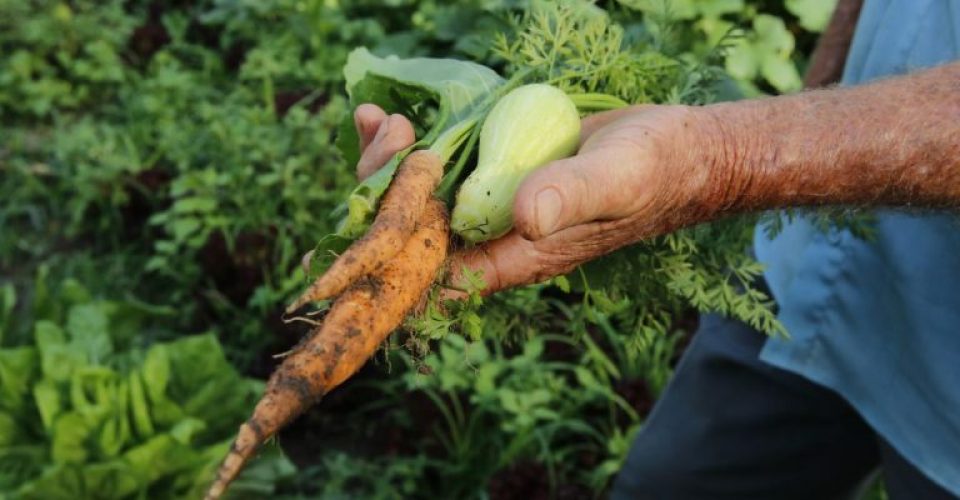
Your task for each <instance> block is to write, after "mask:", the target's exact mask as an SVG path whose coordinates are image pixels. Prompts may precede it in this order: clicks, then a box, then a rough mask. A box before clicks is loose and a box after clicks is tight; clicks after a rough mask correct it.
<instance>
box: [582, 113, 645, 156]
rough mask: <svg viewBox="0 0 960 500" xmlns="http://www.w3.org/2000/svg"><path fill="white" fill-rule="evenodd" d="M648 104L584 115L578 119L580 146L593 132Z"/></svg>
mask: <svg viewBox="0 0 960 500" xmlns="http://www.w3.org/2000/svg"><path fill="white" fill-rule="evenodd" d="M650 106H652V105H650V104H637V105H634V106H628V107H626V108H620V109H613V110H610V111H604V112H602V113H596V114H592V115H590V116H587V117H585V118H584V119H583V120H581V121H580V145H581V146H582V145H583V143H585V142H587V139H589V138H590V136H591V135H593V134H594V132H596V131H598V130H600V129H602V128H603V127H606V126H607V125H609V124H611V123H613V122H615V121H617V120H619V119H621V118H623V117H625V116H628V115H632V114H634V113H637V112H640V111H643V110H644V109H645V108H649V107H650Z"/></svg>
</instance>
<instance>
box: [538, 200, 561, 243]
mask: <svg viewBox="0 0 960 500" xmlns="http://www.w3.org/2000/svg"><path fill="white" fill-rule="evenodd" d="M561 205H562V202H561V200H560V193H559V192H558V191H557V190H556V189H555V188H547V189H544V190H542V191H540V192H539V193H537V197H536V208H535V211H536V219H537V227H538V228H539V229H540V234H541V235H543V236H546V235H548V234H550V233H552V232H553V230H554V229H556V228H557V223H558V222H560V209H561V208H562V206H561Z"/></svg>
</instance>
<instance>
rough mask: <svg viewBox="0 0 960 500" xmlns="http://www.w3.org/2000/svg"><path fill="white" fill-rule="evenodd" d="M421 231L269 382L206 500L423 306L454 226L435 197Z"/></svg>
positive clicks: (334, 310) (345, 297)
mask: <svg viewBox="0 0 960 500" xmlns="http://www.w3.org/2000/svg"><path fill="white" fill-rule="evenodd" d="M424 203H425V204H426V208H425V210H424V212H423V214H422V217H421V219H420V221H419V224H417V229H416V230H415V231H414V233H413V235H412V236H411V237H410V238H409V239H408V240H407V242H406V244H405V245H404V246H403V249H402V250H401V252H400V253H399V254H397V255H396V257H395V258H394V259H392V260H390V262H388V263H386V264H385V265H384V266H383V267H382V268H381V269H379V270H377V271H376V272H374V273H373V274H371V275H369V276H367V277H366V278H363V279H360V280H359V281H357V282H356V283H354V284H353V285H352V286H351V287H349V288H348V289H347V291H346V292H344V293H343V294H342V295H341V296H340V297H339V298H338V299H337V300H336V302H334V304H333V306H332V307H331V308H330V312H329V313H328V314H327V316H326V318H325V319H324V322H323V324H322V325H321V326H320V327H319V328H318V329H317V330H315V332H314V333H313V334H312V335H311V336H310V337H308V338H307V339H306V340H305V341H304V342H303V343H302V344H301V345H300V346H298V347H297V348H296V349H295V350H294V351H293V353H292V354H291V355H290V356H289V357H287V358H286V359H285V360H284V361H283V363H282V364H281V365H280V367H279V368H278V369H277V371H276V372H274V374H273V375H272V376H271V377H270V381H269V382H268V383H267V390H266V393H265V394H264V396H263V398H262V399H261V400H260V402H259V403H257V406H256V408H254V410H253V416H252V417H250V419H249V420H247V421H246V422H245V423H244V424H243V425H241V426H240V431H239V433H238V434H237V438H236V440H235V441H234V443H233V446H232V447H231V448H230V452H229V453H228V454H227V457H226V458H225V459H224V461H223V464H222V465H221V466H220V469H219V470H218V471H217V477H216V479H215V480H214V483H213V484H212V485H211V486H210V489H209V490H208V491H207V495H206V497H205V498H206V499H207V500H213V499H217V498H220V496H221V495H222V494H223V492H224V491H225V489H226V487H227V485H229V484H230V482H231V481H233V479H234V478H235V477H236V476H237V474H238V473H239V472H240V469H241V468H242V467H243V465H244V464H245V463H246V462H247V460H249V459H250V457H252V456H253V454H254V452H255V451H256V450H257V449H258V448H259V447H260V445H261V444H263V443H264V441H266V440H267V439H268V438H270V437H271V436H273V435H274V434H276V433H277V432H278V431H279V430H280V428H282V427H283V426H284V425H286V424H287V423H288V422H289V421H290V420H292V419H293V418H295V417H297V416H298V415H300V414H301V413H302V412H303V411H305V410H306V409H307V408H308V407H309V406H310V405H312V404H313V403H314V402H316V401H317V400H318V399H319V398H320V397H321V396H323V395H324V394H326V393H327V392H329V391H330V390H331V389H333V388H334V387H336V386H338V385H339V384H341V383H342V382H343V381H344V380H346V379H347V378H349V377H350V376H351V375H353V373H354V372H356V371H357V370H358V369H360V367H361V366H363V364H364V363H365V362H366V361H367V359H368V358H370V356H372V355H373V353H374V351H376V349H377V346H379V345H380V343H381V342H383V340H384V339H386V337H387V335H389V334H390V332H392V331H393V330H394V329H396V328H397V327H398V326H400V324H401V323H402V322H403V319H404V317H405V316H406V315H407V314H408V313H409V312H410V311H411V310H412V309H413V308H414V307H416V306H417V304H418V302H419V301H420V300H421V298H422V297H423V295H424V293H425V292H426V291H427V290H428V289H429V288H430V285H431V284H432V283H433V281H434V279H435V278H436V277H437V273H438V271H439V270H440V268H441V267H442V266H443V263H444V259H446V255H447V244H448V242H449V237H450V234H449V222H448V217H447V213H446V209H445V208H444V205H443V203H442V202H440V201H439V200H437V199H436V198H433V197H430V198H429V199H428V200H425V202H424Z"/></svg>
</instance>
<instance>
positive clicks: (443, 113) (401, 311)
mask: <svg viewBox="0 0 960 500" xmlns="http://www.w3.org/2000/svg"><path fill="white" fill-rule="evenodd" d="M528 23H529V24H528V26H529V28H528V30H527V31H525V32H523V33H521V34H520V36H519V37H518V38H517V39H516V40H513V41H508V40H507V39H506V38H501V40H500V41H499V44H500V51H501V53H503V54H504V55H508V54H511V53H512V54H519V56H518V57H516V59H515V60H514V61H512V62H513V64H511V65H508V66H507V71H508V72H509V73H510V75H509V79H504V78H501V77H500V76H499V75H498V74H497V73H496V72H495V71H494V70H492V69H490V68H488V67H485V66H482V65H479V64H475V63H471V62H467V61H459V60H452V59H430V58H411V59H398V58H396V57H387V58H381V57H377V56H375V55H373V54H371V53H370V52H368V51H367V50H366V49H362V48H361V49H357V50H355V51H354V52H353V53H352V54H351V55H350V57H349V59H348V61H347V64H346V66H345V68H344V75H345V79H346V84H347V91H348V94H349V95H350V99H351V103H352V104H353V105H354V106H356V105H359V104H361V103H368V102H372V103H374V104H378V105H380V106H381V107H383V108H384V109H386V110H387V111H389V112H397V111H401V112H404V113H405V114H407V115H408V116H411V117H413V118H414V120H415V121H416V122H417V123H418V124H419V125H420V128H421V130H420V132H421V134H420V135H421V137H422V138H421V139H420V140H419V141H418V142H417V143H415V144H414V145H413V146H411V147H409V148H407V149H406V150H403V151H401V152H399V153H398V154H396V155H395V156H394V157H393V158H392V159H391V160H390V161H389V162H388V163H387V164H386V165H385V166H384V167H383V168H382V169H380V170H379V171H378V172H377V173H375V174H374V175H372V176H370V177H369V178H367V179H366V180H364V181H363V182H362V183H361V184H360V185H359V186H358V187H357V188H356V189H354V190H353V192H352V193H351V194H350V196H349V198H348V199H347V200H346V201H345V203H344V204H343V205H342V206H341V208H340V209H339V214H338V215H340V216H341V217H342V219H341V222H340V224H339V227H338V232H337V234H335V235H331V236H329V237H327V238H324V240H323V241H321V243H320V245H319V246H318V248H317V249H316V250H315V252H314V257H313V262H312V266H311V268H312V269H313V270H315V271H316V272H317V273H318V275H317V276H316V278H315V280H314V282H313V284H312V285H311V286H310V287H309V288H308V289H307V291H306V292H305V293H304V294H303V295H301V296H300V297H299V298H298V299H297V300H296V301H294V302H293V303H292V304H291V305H290V306H289V307H288V308H287V314H293V313H295V312H296V311H298V310H300V309H301V308H302V307H303V306H305V305H307V304H308V303H318V302H319V303H321V304H322V305H323V306H324V308H326V316H325V318H324V319H323V321H322V322H321V323H319V324H318V326H317V327H316V328H315V329H314V330H313V331H312V332H311V333H310V334H308V336H307V337H306V338H305V339H304V340H303V341H302V342H301V343H300V344H299V345H298V346H296V347H295V348H294V349H293V350H292V351H291V352H290V353H288V355H287V357H286V359H284V361H283V363H282V364H281V366H280V367H279V368H278V369H277V371H276V372H275V373H274V374H273V376H272V377H271V379H270V381H269V382H268V385H267V389H266V393H265V395H264V396H263V398H262V399H261V400H260V402H259V403H258V404H257V406H256V408H255V409H254V411H253V416H252V417H251V418H250V419H249V420H248V421H247V422H246V423H245V424H243V425H242V426H241V428H240V431H239V434H238V436H237V439H236V441H235V442H234V445H233V446H232V447H231V449H230V453H229V454H228V455H227V457H226V459H225V461H224V463H223V465H222V466H221V468H220V470H219V472H218V474H217V477H216V479H215V481H214V483H213V485H212V486H211V488H210V489H209V491H208V493H207V498H210V499H213V498H219V497H220V496H221V495H222V494H223V493H224V491H225V489H226V487H227V485H228V484H229V483H230V482H231V481H232V480H233V478H234V477H236V475H237V474H238V473H239V471H240V470H241V469H242V467H243V465H244V464H245V463H246V462H247V461H248V460H249V459H250V458H251V457H252V456H253V454H254V453H255V451H256V450H257V449H258V447H259V446H260V445H261V444H262V443H263V442H264V441H265V440H266V439H268V438H270V437H271V436H273V435H275V434H276V433H277V432H278V431H279V430H280V428H281V427H283V426H284V425H285V424H287V423H288V422H290V421H291V420H292V419H293V418H295V417H296V416H297V415H299V414H300V413H302V412H303V411H304V410H306V409H307V408H308V407H309V406H310V405H312V404H313V403H314V402H315V401H317V400H318V399H319V398H320V397H322V396H323V395H324V394H326V393H327V392H329V391H330V390H331V389H333V388H334V387H336V386H337V385H339V384H340V383H342V382H343V381H344V380H345V379H347V378H348V377H350V376H351V375H352V374H353V373H355V372H356V371H357V370H358V369H359V368H360V367H361V366H362V365H363V364H364V363H365V362H366V360H367V359H368V358H369V357H370V356H372V355H373V353H374V352H375V350H376V349H377V347H378V346H379V345H380V344H381V342H382V341H383V340H384V339H385V338H386V337H387V335H389V334H390V333H391V332H392V331H393V330H395V329H396V328H397V327H399V326H401V324H402V323H403V321H404V319H405V318H406V317H407V316H408V315H409V314H410V313H411V312H412V311H413V310H414V309H415V308H416V307H417V305H418V304H421V303H422V301H423V300H424V299H425V297H427V295H428V292H429V291H430V290H431V288H432V287H434V286H435V285H436V284H439V283H442V282H443V281H444V277H445V276H444V275H445V274H446V273H447V272H450V271H451V270H450V269H447V266H445V264H446V257H447V255H448V249H449V248H451V247H455V246H460V245H471V244H475V243H478V242H482V241H485V240H488V239H492V238H496V237H498V236H501V235H503V234H505V233H506V232H507V231H508V230H509V229H510V227H511V224H512V210H511V207H512V205H513V197H514V194H515V192H516V190H517V188H518V186H519V184H520V182H521V181H522V180H523V178H524V176H525V175H526V174H528V173H529V172H531V171H532V170H534V169H536V168H537V167H540V166H542V165H544V164H546V163H548V162H550V161H553V160H557V159H560V158H563V157H566V156H569V155H571V154H573V153H574V152H575V151H576V148H577V145H578V142H579V135H580V114H581V113H585V112H588V111H594V110H600V109H613V108H617V107H620V106H625V105H627V103H628V100H630V101H634V102H637V101H642V100H643V99H642V98H639V97H641V96H637V95H632V94H631V91H632V88H633V87H632V86H631V83H634V84H636V83H637V81H638V80H639V79H641V78H647V77H649V73H650V72H651V71H661V72H664V73H667V76H669V72H668V71H664V67H663V66H668V67H669V66H670V65H672V66H673V67H677V66H678V65H679V64H680V63H679V62H677V61H665V60H660V61H648V60H646V59H645V57H644V55H643V54H638V53H635V52H632V51H631V50H630V47H629V45H627V44H625V43H624V41H623V39H622V32H621V31H619V30H618V29H617V27H616V26H615V25H612V24H610V23H609V22H608V19H607V18H606V15H605V14H604V13H603V12H602V11H599V10H595V8H594V7H593V6H592V5H589V4H576V3H571V4H566V3H562V4H560V5H559V6H553V7H551V8H549V9H544V10H535V11H534V14H533V16H532V17H531V18H530V19H528ZM571 29H586V32H587V33H591V34H592V35H593V36H594V37H595V39H593V40H587V41H586V42H587V43H589V45H588V44H583V43H581V44H579V46H576V45H575V46H573V47H566V46H564V44H565V42H564V41H563V39H562V37H563V36H564V34H563V33H562V31H564V30H571ZM577 49H579V50H581V51H582V50H589V51H591V52H590V53H589V54H582V53H577V52H576V50H577ZM603 50H607V53H604V52H603ZM584 57H589V59H584ZM546 58H552V59H546ZM658 66H659V67H658ZM631 72H635V73H631ZM677 73H679V71H678V72H677ZM635 87H637V88H641V86H640V85H635ZM605 92H610V93H605ZM615 94H616V95H615ZM352 126H353V123H352V120H350V119H349V118H348V119H346V120H344V126H343V127H342V128H341V135H340V141H339V142H340V144H341V146H342V147H343V148H344V152H345V155H346V156H347V158H348V160H351V159H352V160H355V159H356V158H357V142H358V141H357V136H356V132H355V131H352ZM450 207H452V217H450V216H448V212H449V209H450ZM451 228H452V229H453V232H454V235H455V236H454V237H451V235H450V229H451ZM352 240H355V241H352ZM333 256H335V259H331V257H333ZM453 271H456V270H453ZM481 279H482V277H481ZM308 321H313V320H310V319H308Z"/></svg>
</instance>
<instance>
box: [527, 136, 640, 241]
mask: <svg viewBox="0 0 960 500" xmlns="http://www.w3.org/2000/svg"><path fill="white" fill-rule="evenodd" d="M641 154H642V153H641V152H640V151H639V150H637V149H636V148H626V147H624V148H617V147H604V148H599V149H595V150H591V151H588V152H585V153H581V154H579V155H577V156H573V157H571V158H567V159H564V160H560V161H556V162H553V163H550V164H548V165H546V166H545V167H543V168H540V169H538V170H536V171H534V172H533V173H531V174H530V175H529V176H527V178H526V179H524V181H523V183H521V185H520V188H519V189H518V190H517V194H516V197H515V199H514V205H513V213H514V227H516V228H517V231H518V232H519V233H520V234H522V235H523V236H524V237H525V238H527V239H529V240H534V241H535V240H539V239H542V238H544V237H546V236H548V235H551V234H553V233H555V232H558V231H561V230H563V229H566V228H569V227H573V226H577V225H580V224H584V223H586V222H591V221H601V220H614V219H618V218H623V217H626V216H628V215H630V214H632V213H636V212H637V211H638V210H640V209H641V208H642V207H643V205H644V204H645V203H649V197H650V194H649V192H648V191H650V190H644V189H643V188H644V186H646V185H650V184H651V183H650V182H649V179H645V178H644V177H645V175H649V174H648V172H649V171H650V170H651V169H645V168H643V165H642V158H641V157H640V155H641Z"/></svg>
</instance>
